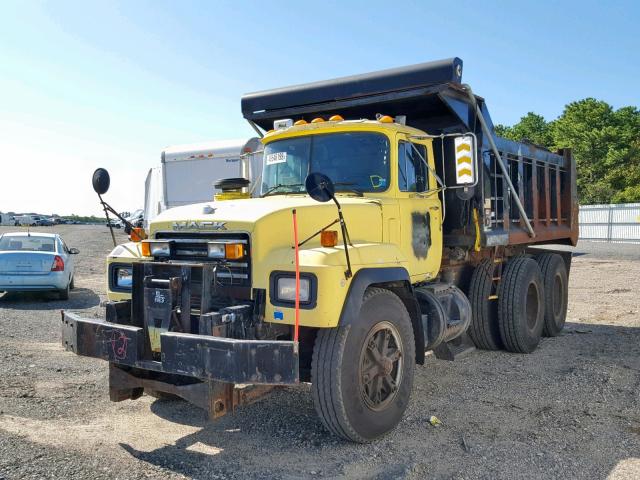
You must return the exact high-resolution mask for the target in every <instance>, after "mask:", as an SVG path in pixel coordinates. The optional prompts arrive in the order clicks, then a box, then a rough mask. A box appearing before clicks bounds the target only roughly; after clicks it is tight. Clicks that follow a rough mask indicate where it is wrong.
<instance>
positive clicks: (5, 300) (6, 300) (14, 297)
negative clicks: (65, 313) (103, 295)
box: [0, 288, 100, 310]
mask: <svg viewBox="0 0 640 480" xmlns="http://www.w3.org/2000/svg"><path fill="white" fill-rule="evenodd" d="M99 304H100V297H99V296H98V295H97V294H96V293H95V292H94V291H93V290H91V289H89V288H74V289H73V290H71V292H70V294H69V300H60V298H59V297H58V294H57V293H56V292H6V293H5V294H4V295H3V294H0V308H13V309H15V310H60V309H83V308H90V307H95V306H96V305H99Z"/></svg>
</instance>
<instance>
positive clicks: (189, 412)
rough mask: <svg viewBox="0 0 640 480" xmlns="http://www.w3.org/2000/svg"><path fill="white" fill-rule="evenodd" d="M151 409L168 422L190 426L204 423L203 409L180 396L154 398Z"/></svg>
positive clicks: (199, 425)
mask: <svg viewBox="0 0 640 480" xmlns="http://www.w3.org/2000/svg"><path fill="white" fill-rule="evenodd" d="M151 411H152V412H153V413H154V414H155V415H157V416H158V417H160V418H162V419H164V420H167V421H168V422H173V423H178V424H180V425H189V426H190V427H203V426H204V425H205V423H206V415H205V413H204V410H202V409H200V408H198V407H196V406H194V405H191V404H190V403H188V402H187V401H185V400H182V399H181V398H175V399H162V400H156V401H155V402H153V403H152V404H151Z"/></svg>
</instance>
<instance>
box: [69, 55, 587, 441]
mask: <svg viewBox="0 0 640 480" xmlns="http://www.w3.org/2000/svg"><path fill="white" fill-rule="evenodd" d="M461 77H462V61H461V60H460V59H458V58H453V59H448V60H442V61H437V62H430V63H424V64H419V65H414V66H409V67H403V68H398V69H392V70H386V71H381V72H375V73H370V74H364V75H357V76H352V77H346V78H339V79H335V80H329V81H322V82H316V83H312V84H306V85H297V86H293V87H286V88H279V89H275V90H270V91H263V92H258V93H252V94H248V95H245V96H244V97H243V98H242V114H243V116H244V117H245V118H246V119H247V120H248V121H249V122H250V123H251V125H252V126H253V127H254V129H255V130H256V132H257V133H258V134H259V135H260V137H261V141H262V144H263V149H264V152H263V168H262V174H261V176H260V178H259V179H254V180H255V181H257V182H258V185H259V186H258V188H260V196H259V197H258V198H248V197H249V195H248V194H247V193H246V185H247V180H245V179H229V180H228V181H222V182H220V184H219V185H218V187H219V188H220V189H221V190H222V193H220V194H218V195H216V198H215V199H213V198H212V199H211V201H210V202H206V203H204V204H197V205H189V206H183V207H177V208H172V209H169V210H167V211H165V212H163V213H162V214H160V215H159V216H158V217H157V218H155V219H154V221H153V222H152V223H151V225H150V228H149V231H148V232H140V231H136V232H134V233H135V237H137V240H141V241H137V242H131V243H128V244H124V245H119V246H117V247H116V248H115V249H114V250H113V252H112V253H111V254H110V256H109V258H108V261H107V276H108V289H109V300H110V301H109V302H108V303H107V305H106V318H105V320H95V319H86V318H81V317H80V316H78V315H76V314H74V313H72V312H63V315H62V338H63V344H64V345H65V346H66V347H67V349H69V350H71V351H73V352H75V353H76V354H79V355H86V356H90V357H97V358H102V359H104V360H107V361H108V362H109V365H110V370H109V371H110V373H109V388H110V397H111V399H112V400H114V401H120V400H125V399H136V398H138V397H140V396H141V395H142V394H143V393H144V392H145V391H146V392H147V393H151V394H154V395H160V394H171V395H176V396H179V397H182V398H183V399H186V400H187V401H189V402H191V403H193V404H195V405H198V406H200V407H202V408H204V409H205V410H206V411H207V412H208V413H209V415H210V417H212V418H216V417H219V416H221V415H224V414H225V413H227V412H230V411H233V410H235V408H236V407H237V406H239V405H241V404H244V403H248V402H251V401H253V400H255V399H256V398H259V397H260V396H261V395H263V394H265V393H266V392H268V391H269V390H270V389H272V388H274V387H275V386H278V385H295V384H298V383H300V382H310V383H311V386H312V388H311V391H312V395H313V401H314V404H315V407H316V410H317V412H318V415H319V417H320V418H321V420H322V422H323V423H324V425H325V426H326V428H327V429H328V430H330V431H331V432H333V433H334V434H335V435H338V436H340V437H342V438H344V439H347V440H351V441H355V442H368V441H372V440H374V439H376V438H378V437H380V436H381V435H384V434H385V433H387V432H389V431H390V430H392V429H393V428H394V427H395V426H396V425H397V424H398V422H399V421H400V420H401V418H402V415H403V413H404V411H405V410H406V408H407V405H408V403H409V401H410V397H411V391H412V384H413V377H414V372H415V365H416V364H423V363H424V361H425V352H427V351H432V352H433V355H434V356H435V357H436V358H438V359H446V360H454V359H455V358H456V356H458V355H461V354H463V353H467V352H470V351H472V350H473V348H474V347H477V348H481V349H490V350H498V349H505V350H507V351H510V352H519V353H529V352H532V351H533V350H534V349H535V348H536V346H537V345H538V342H539V341H540V338H541V336H542V335H546V336H554V335H557V334H558V333H559V332H560V331H561V329H562V328H563V325H564V321H565V316H566V309H567V286H568V275H569V267H570V262H571V257H570V255H568V254H566V253H563V252H560V251H554V250H552V249H549V248H548V247H546V248H544V249H541V248H535V247H536V246H537V245H540V244H554V243H555V244H569V245H575V243H576V241H577V238H578V225H577V220H578V215H577V213H578V212H577V200H576V174H575V164H574V162H573V160H572V157H571V153H570V151H569V150H562V151H559V152H557V153H554V152H550V151H548V150H545V149H544V148H542V147H539V146H536V145H533V144H530V143H516V142H512V141H509V140H505V139H501V138H499V137H497V136H496V135H495V133H494V130H493V124H492V123H491V118H490V116H489V113H488V110H487V106H486V103H485V101H484V99H483V98H481V97H479V96H477V95H475V94H474V93H473V92H472V91H471V89H470V87H469V86H468V85H465V84H463V83H462V81H461ZM94 188H95V189H96V191H97V192H98V194H99V195H103V194H104V193H105V192H106V190H107V188H108V176H107V174H106V172H105V171H104V170H98V171H97V172H96V174H95V175H94ZM101 201H102V197H101Z"/></svg>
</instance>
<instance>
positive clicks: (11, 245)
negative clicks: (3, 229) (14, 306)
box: [0, 232, 80, 300]
mask: <svg viewBox="0 0 640 480" xmlns="http://www.w3.org/2000/svg"><path fill="white" fill-rule="evenodd" d="M77 253H80V252H79V251H78V249H77V248H68V247H67V245H66V244H65V243H64V240H62V238H61V237H60V235H58V234H57V233H40V232H38V233H36V232H33V233H31V232H17V233H4V234H2V235H0V292H33V291H56V292H58V293H59V295H60V298H61V299H62V300H67V299H68V298H69V290H71V289H72V288H73V287H74V285H73V275H74V272H75V269H74V261H73V256H74V255H75V254H77Z"/></svg>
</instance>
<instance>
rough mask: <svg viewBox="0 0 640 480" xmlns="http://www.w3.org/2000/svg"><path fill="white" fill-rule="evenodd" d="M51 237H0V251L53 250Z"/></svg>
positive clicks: (53, 245)
mask: <svg viewBox="0 0 640 480" xmlns="http://www.w3.org/2000/svg"><path fill="white" fill-rule="evenodd" d="M55 250H56V248H55V243H54V239H53V238H52V237H36V236H34V235H31V236H11V235H4V236H3V237H2V238H0V252H55Z"/></svg>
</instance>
